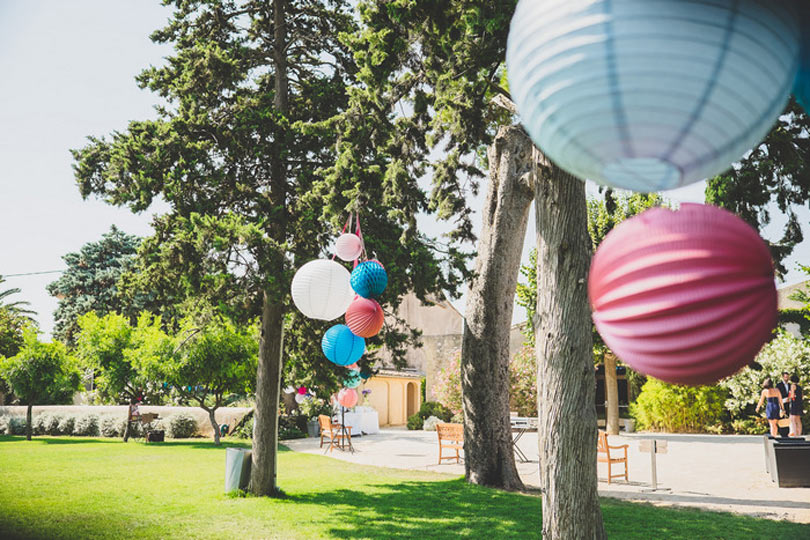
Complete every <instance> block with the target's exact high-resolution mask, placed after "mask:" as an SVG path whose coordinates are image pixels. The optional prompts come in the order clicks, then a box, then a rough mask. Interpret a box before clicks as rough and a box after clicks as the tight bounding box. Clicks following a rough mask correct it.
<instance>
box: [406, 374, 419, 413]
mask: <svg viewBox="0 0 810 540" xmlns="http://www.w3.org/2000/svg"><path fill="white" fill-rule="evenodd" d="M407 396H408V401H407V403H408V407H407V409H408V417H411V416H413V415H415V414H416V413H417V412H419V410H418V408H417V406H416V384H414V383H412V382H409V383H408V393H407Z"/></svg>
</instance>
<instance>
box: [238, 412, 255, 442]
mask: <svg viewBox="0 0 810 540" xmlns="http://www.w3.org/2000/svg"><path fill="white" fill-rule="evenodd" d="M233 436H234V437H237V438H239V439H252V438H253V415H252V414H251V415H250V418H248V419H247V420H246V421H245V422H244V423H242V425H241V426H239V427H238V428H236V430H235V431H234V432H233Z"/></svg>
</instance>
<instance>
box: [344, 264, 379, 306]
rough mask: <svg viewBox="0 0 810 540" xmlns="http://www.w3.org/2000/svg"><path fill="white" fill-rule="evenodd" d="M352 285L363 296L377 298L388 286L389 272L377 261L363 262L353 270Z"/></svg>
mask: <svg viewBox="0 0 810 540" xmlns="http://www.w3.org/2000/svg"><path fill="white" fill-rule="evenodd" d="M351 285H352V289H354V292H356V293H357V294H359V295H360V296H362V297H363V298H376V297H378V296H380V295H381V294H382V292H383V291H384V290H385V287H387V286H388V274H387V273H386V271H385V268H383V267H382V265H381V264H380V263H378V262H377V261H366V262H362V263H360V264H358V265H357V267H355V269H354V270H352V275H351Z"/></svg>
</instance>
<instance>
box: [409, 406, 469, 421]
mask: <svg viewBox="0 0 810 540" xmlns="http://www.w3.org/2000/svg"><path fill="white" fill-rule="evenodd" d="M459 412H460V411H459ZM417 414H419V416H420V417H421V418H422V420H425V419H427V418H428V417H430V416H435V417H437V418H439V419H441V420H442V421H443V422H449V421H450V419H451V418H453V411H451V410H449V409H448V408H447V407H445V406H444V405H442V404H441V403H439V402H437V401H426V402H424V403H422V406H421V407H420V408H419V412H418V413H417Z"/></svg>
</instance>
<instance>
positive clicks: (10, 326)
mask: <svg viewBox="0 0 810 540" xmlns="http://www.w3.org/2000/svg"><path fill="white" fill-rule="evenodd" d="M30 324H31V322H30V319H28V318H27V317H26V316H25V315H21V314H19V313H16V312H15V311H14V310H13V309H10V308H8V307H5V306H4V307H0V356H5V357H9V356H14V355H16V354H17V353H18V352H19V351H20V348H21V347H22V346H23V331H24V330H25V328H26V327H27V326H29V325H30Z"/></svg>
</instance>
